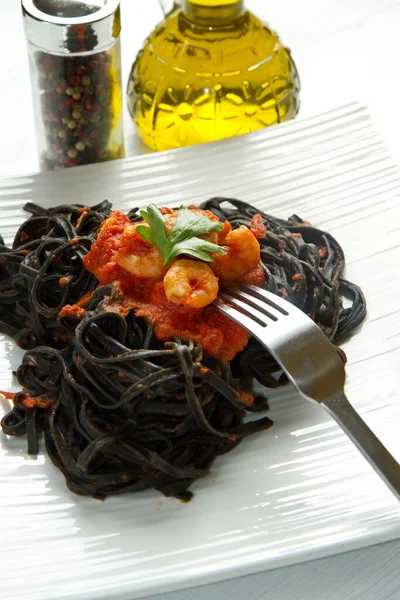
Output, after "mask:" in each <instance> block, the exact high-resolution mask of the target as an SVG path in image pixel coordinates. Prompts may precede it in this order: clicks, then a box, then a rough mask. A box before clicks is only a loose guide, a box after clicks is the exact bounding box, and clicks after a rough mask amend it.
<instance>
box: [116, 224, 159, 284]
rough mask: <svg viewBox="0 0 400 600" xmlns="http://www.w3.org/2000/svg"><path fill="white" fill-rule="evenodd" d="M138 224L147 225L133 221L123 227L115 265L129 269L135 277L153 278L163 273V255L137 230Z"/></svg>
mask: <svg viewBox="0 0 400 600" xmlns="http://www.w3.org/2000/svg"><path fill="white" fill-rule="evenodd" d="M138 225H144V226H145V227H146V226H148V225H147V223H134V224H132V225H129V226H128V227H125V229H124V233H123V234H122V236H121V240H120V244H121V248H120V250H119V251H118V252H117V254H116V255H115V259H114V260H115V262H116V263H117V265H119V266H120V267H122V268H123V269H125V271H129V273H131V274H132V275H136V277H143V278H146V279H153V278H157V277H161V275H164V273H165V271H166V269H165V267H164V261H163V257H162V256H161V254H160V252H159V251H158V250H157V248H156V247H155V246H153V244H150V243H149V242H147V241H146V240H144V239H143V238H142V237H141V236H140V235H139V234H138V233H137V232H136V227H137V226H138Z"/></svg>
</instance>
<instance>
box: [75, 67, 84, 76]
mask: <svg viewBox="0 0 400 600" xmlns="http://www.w3.org/2000/svg"><path fill="white" fill-rule="evenodd" d="M75 72H76V74H77V75H79V76H80V77H82V76H83V75H84V74H85V73H86V67H83V66H79V67H76V70H75Z"/></svg>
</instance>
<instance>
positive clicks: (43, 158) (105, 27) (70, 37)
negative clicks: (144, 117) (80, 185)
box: [22, 0, 124, 171]
mask: <svg viewBox="0 0 400 600" xmlns="http://www.w3.org/2000/svg"><path fill="white" fill-rule="evenodd" d="M22 11H23V17H24V25H25V32H26V36H27V40H28V50H29V60H30V70H31V80H32V91H33V102H34V110H35V119H36V132H37V144H38V151H39V156H40V163H41V168H42V169H43V170H46V171H49V170H54V169H62V168H65V167H73V166H78V165H84V164H88V163H94V162H100V161H105V160H111V159H116V158H122V157H123V155H124V138H123V121H122V92H121V48H120V31H121V19H120V0H22Z"/></svg>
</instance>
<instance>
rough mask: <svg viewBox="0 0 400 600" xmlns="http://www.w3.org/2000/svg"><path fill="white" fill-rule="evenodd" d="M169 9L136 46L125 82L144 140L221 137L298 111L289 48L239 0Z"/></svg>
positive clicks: (193, 0) (162, 143)
mask: <svg viewBox="0 0 400 600" xmlns="http://www.w3.org/2000/svg"><path fill="white" fill-rule="evenodd" d="M163 4H165V0H164V2H163ZM174 8H175V10H172V11H171V12H169V13H168V14H167V16H166V19H165V20H164V22H162V23H161V24H160V25H159V26H158V27H157V28H156V29H155V31H154V32H153V33H152V34H151V35H150V37H149V38H148V40H147V42H146V44H145V46H144V48H143V50H141V51H140V52H139V55H138V57H137V59H136V61H135V63H134V64H133V67H132V71H131V75H130V79H129V83H128V91H127V92H128V106H129V111H130V113H131V116H132V118H133V120H134V122H135V124H136V126H137V129H138V132H139V134H140V136H141V138H142V139H143V140H144V142H145V143H146V144H147V145H148V146H150V147H151V148H153V149H154V150H168V149H172V148H179V147H181V146H188V145H192V144H199V143H203V142H209V141H213V140H220V139H223V138H227V137H231V136H237V135H241V134H244V133H249V132H252V131H256V130H258V129H261V128H263V127H267V126H269V125H275V124H276V123H280V122H282V121H287V120H288V119H292V118H294V117H295V116H296V115H297V113H298V110H299V92H300V84H299V78H298V74H297V70H296V67H295V64H294V62H293V60H292V58H291V55H290V52H289V51H288V50H287V49H286V48H285V47H284V46H283V44H282V42H281V41H280V39H279V37H278V36H277V35H276V34H275V33H274V32H273V31H271V29H269V27H268V26H267V25H265V24H264V23H263V22H262V21H260V19H258V18H257V17H256V16H255V15H254V14H252V13H251V12H249V11H248V10H246V9H245V6H244V2H243V0H190V1H189V0H183V2H182V6H181V7H179V6H177V4H176V3H175V7H174Z"/></svg>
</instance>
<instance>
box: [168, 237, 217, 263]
mask: <svg viewBox="0 0 400 600" xmlns="http://www.w3.org/2000/svg"><path fill="white" fill-rule="evenodd" d="M211 252H213V253H214V254H225V250H224V249H223V248H221V246H217V245H216V244H212V243H211V242H207V241H206V240H201V239H200V238H196V237H194V238H191V239H190V240H185V241H184V242H181V243H180V244H177V245H175V246H174V247H173V249H172V251H171V253H170V254H169V256H168V262H169V261H170V260H172V259H173V258H176V257H177V256H179V254H188V255H189V256H193V257H194V258H199V259H200V260H204V261H205V262H214V258H213V257H212V256H211V254H210V253H211Z"/></svg>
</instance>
